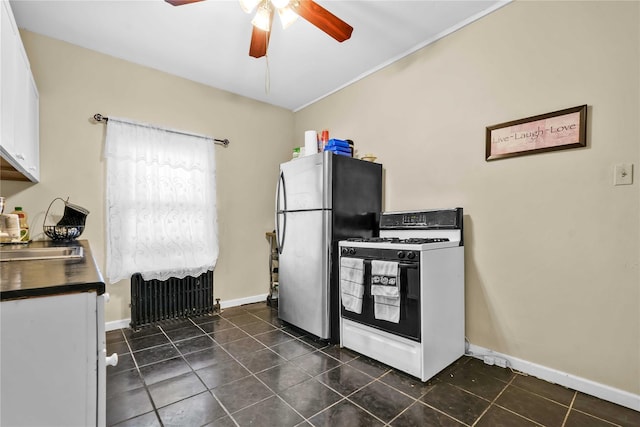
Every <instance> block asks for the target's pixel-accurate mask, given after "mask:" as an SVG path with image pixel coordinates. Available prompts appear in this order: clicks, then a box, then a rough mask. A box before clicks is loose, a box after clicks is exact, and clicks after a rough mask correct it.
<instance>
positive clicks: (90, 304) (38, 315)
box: [0, 292, 106, 427]
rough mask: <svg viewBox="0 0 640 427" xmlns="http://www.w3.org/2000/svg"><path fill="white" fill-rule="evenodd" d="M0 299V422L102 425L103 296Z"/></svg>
mask: <svg viewBox="0 0 640 427" xmlns="http://www.w3.org/2000/svg"><path fill="white" fill-rule="evenodd" d="M0 304H1V305H0V339H1V341H0V372H2V375H1V376H0V390H1V393H0V399H1V400H0V425H2V426H12V427H14V426H15V427H18V426H65V427H71V426H103V425H104V424H105V416H104V414H105V402H106V399H105V396H106V388H105V373H104V372H105V360H104V358H105V352H104V350H105V332H104V296H103V295H97V294H96V292H78V293H67V294H62V295H55V296H43V297H34V298H25V299H16V300H9V301H2V303H0Z"/></svg>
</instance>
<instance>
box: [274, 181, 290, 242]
mask: <svg viewBox="0 0 640 427" xmlns="http://www.w3.org/2000/svg"><path fill="white" fill-rule="evenodd" d="M280 188H282V193H283V194H284V197H283V203H284V209H280ZM286 210H287V193H286V187H285V185H284V173H283V172H280V177H279V178H278V186H277V189H276V218H275V219H276V246H277V247H278V253H279V254H282V246H283V245H284V235H285V233H286V231H287V213H286ZM280 214H282V219H283V220H284V221H283V224H282V225H283V227H282V239H280V227H279V224H280V219H279V218H278V215H280Z"/></svg>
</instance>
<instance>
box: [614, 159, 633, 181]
mask: <svg viewBox="0 0 640 427" xmlns="http://www.w3.org/2000/svg"><path fill="white" fill-rule="evenodd" d="M629 184H633V163H619V164H617V165H615V166H614V167H613V185H629Z"/></svg>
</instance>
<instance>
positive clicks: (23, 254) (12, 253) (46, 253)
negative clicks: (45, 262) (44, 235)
mask: <svg viewBox="0 0 640 427" xmlns="http://www.w3.org/2000/svg"><path fill="white" fill-rule="evenodd" d="M83 256H84V253H83V251H82V246H73V247H53V248H24V247H3V248H0V261H33V260H42V259H74V258H82V257H83Z"/></svg>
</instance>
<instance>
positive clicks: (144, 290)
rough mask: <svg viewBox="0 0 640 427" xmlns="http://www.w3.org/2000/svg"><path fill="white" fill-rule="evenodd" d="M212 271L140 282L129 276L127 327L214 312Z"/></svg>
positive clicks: (138, 276)
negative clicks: (129, 309)
mask: <svg viewBox="0 0 640 427" xmlns="http://www.w3.org/2000/svg"><path fill="white" fill-rule="evenodd" d="M215 307H216V305H215V304H214V303H213V271H208V272H206V273H203V274H202V275H200V276H198V277H185V278H184V279H176V278H173V277H172V278H170V279H167V280H163V281H161V280H144V279H143V278H142V275H140V274H139V273H136V274H134V275H133V276H131V327H132V328H133V329H138V328H139V327H140V326H144V325H148V324H151V323H154V322H159V321H162V320H168V319H180V318H186V317H191V316H200V315H203V314H210V313H213V312H214V309H215Z"/></svg>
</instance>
